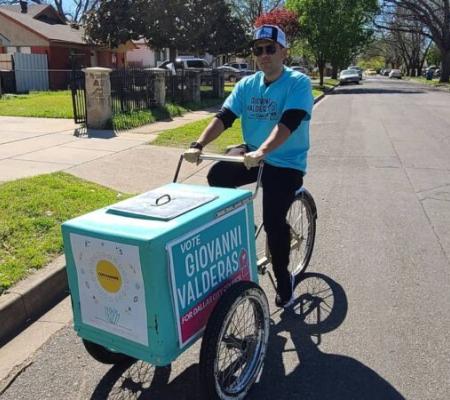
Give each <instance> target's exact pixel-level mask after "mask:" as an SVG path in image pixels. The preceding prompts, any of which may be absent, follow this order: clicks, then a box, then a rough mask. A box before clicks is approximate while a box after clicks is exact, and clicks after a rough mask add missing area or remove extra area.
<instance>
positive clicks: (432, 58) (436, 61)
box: [427, 44, 442, 65]
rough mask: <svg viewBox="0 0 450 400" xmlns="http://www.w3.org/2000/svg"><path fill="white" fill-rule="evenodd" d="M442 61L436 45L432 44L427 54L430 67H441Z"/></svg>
mask: <svg viewBox="0 0 450 400" xmlns="http://www.w3.org/2000/svg"><path fill="white" fill-rule="evenodd" d="M441 61H442V57H441V52H440V51H439V49H438V48H437V46H436V45H435V44H432V45H431V47H430V50H429V51H428V54H427V64H428V65H440V64H441Z"/></svg>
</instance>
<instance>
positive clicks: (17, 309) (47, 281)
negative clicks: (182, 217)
mask: <svg viewBox="0 0 450 400" xmlns="http://www.w3.org/2000/svg"><path fill="white" fill-rule="evenodd" d="M334 88H335V87H333V88H332V89H330V90H328V91H327V92H326V93H322V94H321V95H320V96H318V97H316V98H315V99H314V104H317V103H318V102H319V101H321V100H322V99H323V98H324V97H325V96H326V95H327V94H328V93H330V92H331V91H333V90H334ZM187 122H189V121H187ZM68 294H69V287H68V282H67V274H66V266H65V258H64V255H61V256H59V257H57V258H56V259H55V260H54V261H52V262H51V263H50V264H48V265H47V266H46V267H44V268H43V269H41V270H39V271H37V272H36V273H34V274H33V275H31V276H30V277H29V278H26V279H24V280H23V281H21V282H19V283H18V284H17V285H15V286H13V287H12V288H11V289H10V290H7V291H6V292H5V293H3V294H2V295H1V296H0V321H2V324H1V325H0V346H2V345H3V344H5V343H6V342H8V341H9V340H11V339H12V338H13V337H14V336H15V335H17V334H18V333H19V332H20V331H21V330H23V329H24V328H26V327H27V326H28V325H30V324H31V323H32V322H33V321H35V320H36V319H38V318H39V317H40V316H41V315H42V314H44V313H45V312H46V311H47V310H49V309H50V308H51V307H53V306H54V305H55V304H57V303H58V302H59V301H61V300H62V299H63V298H64V297H66V296H67V295H68Z"/></svg>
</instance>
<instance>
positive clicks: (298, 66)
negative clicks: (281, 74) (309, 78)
mask: <svg viewBox="0 0 450 400" xmlns="http://www.w3.org/2000/svg"><path fill="white" fill-rule="evenodd" d="M290 68H291V69H293V70H294V71H298V72H301V73H302V74H308V69H307V68H305V67H302V66H300V65H292V66H291V67H290Z"/></svg>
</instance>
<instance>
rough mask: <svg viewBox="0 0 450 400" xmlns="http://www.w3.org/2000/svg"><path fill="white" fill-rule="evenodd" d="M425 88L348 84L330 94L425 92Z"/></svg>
mask: <svg viewBox="0 0 450 400" xmlns="http://www.w3.org/2000/svg"><path fill="white" fill-rule="evenodd" d="M424 93H426V91H425V90H420V89H406V88H405V89H399V88H395V89H383V88H369V87H364V86H357V87H352V88H349V87H348V86H339V87H337V88H336V89H335V90H333V91H332V92H331V93H329V95H341V94H424Z"/></svg>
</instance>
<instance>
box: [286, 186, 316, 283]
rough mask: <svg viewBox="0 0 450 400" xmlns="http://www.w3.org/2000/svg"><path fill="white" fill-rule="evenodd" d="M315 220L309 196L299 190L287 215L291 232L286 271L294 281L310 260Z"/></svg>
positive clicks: (312, 202) (304, 190) (312, 204)
mask: <svg viewBox="0 0 450 400" xmlns="http://www.w3.org/2000/svg"><path fill="white" fill-rule="evenodd" d="M316 218H317V212H316V206H315V204H314V200H313V198H312V196H311V194H310V193H309V192H307V191H306V189H303V188H302V189H300V191H299V193H298V194H297V195H296V196H295V199H294V201H293V203H292V205H291V207H290V208H289V211H288V215H287V222H288V224H289V226H290V230H291V253H290V256H289V266H288V269H289V272H290V273H291V274H292V275H293V276H294V277H295V279H296V281H298V277H299V276H300V275H301V274H302V273H304V272H305V270H306V268H307V267H308V264H309V261H310V260H311V255H312V252H313V248H314V241H315V237H316Z"/></svg>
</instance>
